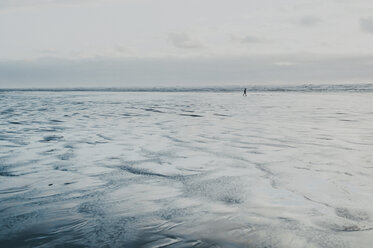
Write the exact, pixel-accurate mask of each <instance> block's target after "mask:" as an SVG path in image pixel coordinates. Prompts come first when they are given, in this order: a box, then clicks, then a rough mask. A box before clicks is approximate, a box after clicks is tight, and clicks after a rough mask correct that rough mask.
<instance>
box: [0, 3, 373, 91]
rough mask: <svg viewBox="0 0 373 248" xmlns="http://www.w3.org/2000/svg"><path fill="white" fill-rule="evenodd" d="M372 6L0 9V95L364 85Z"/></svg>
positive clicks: (369, 76) (370, 77)
mask: <svg viewBox="0 0 373 248" xmlns="http://www.w3.org/2000/svg"><path fill="white" fill-rule="evenodd" d="M372 68H373V1H371V0H307V1H306V0H0V87H7V88H9V87H10V88H12V87H84V86H102V87H110V86H119V87H126V86H205V85H206V86H207V85H208V86H211V85H224V86H228V85H248V84H303V83H362V82H363V83H371V82H373V69H372Z"/></svg>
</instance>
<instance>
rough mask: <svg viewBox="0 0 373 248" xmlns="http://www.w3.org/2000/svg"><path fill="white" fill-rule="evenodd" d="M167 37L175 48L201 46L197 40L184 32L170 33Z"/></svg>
mask: <svg viewBox="0 0 373 248" xmlns="http://www.w3.org/2000/svg"><path fill="white" fill-rule="evenodd" d="M168 39H169V40H170V41H171V43H172V44H173V45H174V46H175V47H177V48H183V49H199V48H202V47H203V46H202V44H201V43H200V42H199V41H196V40H193V39H192V38H191V37H189V35H188V34H186V33H170V34H169V35H168Z"/></svg>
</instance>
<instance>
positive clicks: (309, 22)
mask: <svg viewBox="0 0 373 248" xmlns="http://www.w3.org/2000/svg"><path fill="white" fill-rule="evenodd" d="M321 22H322V20H321V19H320V18H317V17H315V16H310V15H306V16H303V17H302V18H300V19H299V20H298V21H297V23H298V24H299V25H300V26H303V27H314V26H316V25H318V24H319V23H321Z"/></svg>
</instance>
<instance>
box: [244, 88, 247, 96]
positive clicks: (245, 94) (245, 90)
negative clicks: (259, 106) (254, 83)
mask: <svg viewBox="0 0 373 248" xmlns="http://www.w3.org/2000/svg"><path fill="white" fill-rule="evenodd" d="M243 96H247V94H246V88H245V89H244V90H243Z"/></svg>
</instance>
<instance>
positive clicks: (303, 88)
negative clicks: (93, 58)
mask: <svg viewBox="0 0 373 248" xmlns="http://www.w3.org/2000/svg"><path fill="white" fill-rule="evenodd" d="M245 87H246V88H247V91H248V92H373V84H320V85H313V84H304V85H297V86H294V85H292V86H289V85H288V86H267V85H266V86H259V85H255V86H245V85H243V86H242V87H237V86H233V87H66V88H44V87H40V88H0V92H10V91H41V92H74V91H79V92H218V93H219V92H222V93H223V92H240V91H242V90H243V89H244V88H245Z"/></svg>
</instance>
